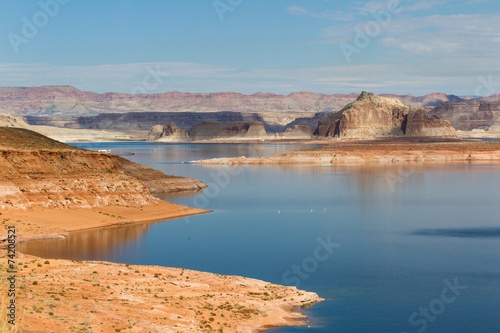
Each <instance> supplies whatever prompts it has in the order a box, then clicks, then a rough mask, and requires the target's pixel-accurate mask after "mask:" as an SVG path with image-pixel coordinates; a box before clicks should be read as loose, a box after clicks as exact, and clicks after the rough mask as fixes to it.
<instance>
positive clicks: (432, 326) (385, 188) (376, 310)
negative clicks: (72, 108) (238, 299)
mask: <svg viewBox="0 0 500 333" xmlns="http://www.w3.org/2000/svg"><path fill="white" fill-rule="evenodd" d="M77 146H79V147H84V148H90V149H96V150H97V149H111V150H112V152H113V153H117V154H124V153H133V154H134V155H129V156H127V157H126V158H129V159H130V160H132V161H134V162H139V163H142V164H146V165H149V166H151V167H153V168H155V169H158V170H161V171H163V172H165V173H167V174H175V175H179V176H189V177H193V178H197V179H200V180H202V181H204V182H205V183H207V184H209V185H210V187H209V188H208V189H206V190H205V191H204V192H202V193H197V194H192V193H191V194H185V195H183V196H168V197H165V198H164V199H165V200H168V201H172V202H175V203H178V204H183V205H189V206H196V207H199V208H207V209H212V210H214V212H213V213H209V214H203V215H198V216H193V217H190V218H184V219H178V220H171V221H166V222H161V223H155V224H145V225H135V226H124V227H116V228H108V229H100V230H92V231H85V232H77V233H73V234H71V235H70V236H69V237H68V238H67V239H65V240H49V241H43V242H32V243H26V244H20V245H19V250H21V251H25V252H29V253H32V254H36V255H41V256H43V257H47V258H51V257H52V258H54V257H63V258H72V259H99V260H108V261H114V262H122V263H129V264H141V265H164V266H173V267H183V268H189V269H195V270H201V271H208V272H214V273H220V274H230V275H241V276H246V277H252V278H257V279H262V280H266V281H269V282H273V283H278V284H289V285H291V284H296V285H298V287H299V288H301V289H305V290H308V291H314V292H316V293H318V294H319V295H320V296H321V297H323V298H326V299H327V301H325V302H323V303H320V304H317V305H314V306H313V307H311V308H307V309H303V311H304V312H305V313H306V314H307V315H308V316H309V321H310V324H309V325H310V327H307V326H305V327H292V328H281V329H276V330H275V331H273V332H329V333H330V332H370V333H373V332H394V333H400V332H408V333H409V332H429V333H431V332H436V333H438V332H439V333H444V332H450V333H459V332H475V333H479V332H481V333H486V332H495V333H498V332H500V320H499V319H498V318H499V317H498V313H499V312H498V311H499V309H500V255H499V253H500V162H499V163H497V164H477V165H474V164H460V163H454V164H452V165H440V166H434V167H425V168H412V167H408V168H401V167H398V166H392V167H374V166H365V167H332V166H316V167H307V166H296V167H266V166H257V167H255V166H254V167H220V166H219V167H215V166H214V167H209V166H201V165H197V164H189V163H182V162H188V161H190V160H196V159H201V158H211V157H221V156H241V155H246V156H251V155H258V156H263V155H270V154H273V153H276V152H281V151H288V150H293V149H301V148H307V147H310V146H300V145H280V144H266V145H264V144H263V145H244V144H243V145H231V144H148V143H99V144H77ZM326 243H330V245H325V244H326ZM322 244H323V245H322Z"/></svg>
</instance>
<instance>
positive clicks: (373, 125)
mask: <svg viewBox="0 0 500 333" xmlns="http://www.w3.org/2000/svg"><path fill="white" fill-rule="evenodd" d="M408 129H410V131H408ZM317 134H318V136H320V137H339V138H377V137H378V138H380V137H402V136H431V137H433V136H438V137H442V136H446V137H447V136H450V137H455V136H456V133H455V130H454V129H453V128H452V127H451V125H450V123H449V122H446V121H443V120H442V119H441V118H439V117H429V116H427V114H426V113H425V110H424V109H423V108H421V107H409V106H406V105H404V104H403V103H402V102H401V101H400V100H398V99H396V98H387V97H382V96H377V95H374V94H372V93H368V92H365V91H363V92H362V93H361V95H359V96H358V98H357V99H356V101H354V102H352V103H349V104H347V105H346V106H345V107H344V108H343V109H342V110H340V111H339V112H336V113H333V114H331V115H329V116H328V117H326V118H323V119H321V120H320V121H319V123H318V130H317Z"/></svg>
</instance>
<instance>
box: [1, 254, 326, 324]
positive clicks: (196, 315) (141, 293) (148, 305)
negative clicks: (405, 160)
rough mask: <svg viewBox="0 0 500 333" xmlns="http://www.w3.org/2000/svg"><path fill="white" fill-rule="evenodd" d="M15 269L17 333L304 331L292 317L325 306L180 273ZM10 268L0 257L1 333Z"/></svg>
mask: <svg viewBox="0 0 500 333" xmlns="http://www.w3.org/2000/svg"><path fill="white" fill-rule="evenodd" d="M16 261H17V267H18V271H17V277H16V289H17V302H16V306H17V319H16V320H17V321H16V322H17V331H18V332H40V333H41V332H47V333H48V332H64V333H67V332H106V333H107V332H259V331H263V330H267V329H270V328H272V327H278V326H289V325H294V326H295V325H303V324H305V322H304V321H303V318H304V315H302V314H301V313H298V312H294V310H293V309H294V308H297V307H300V306H307V305H310V304H312V303H315V302H319V301H322V299H320V298H319V297H318V296H317V295H316V294H315V293H309V292H304V291H300V290H297V289H296V288H295V287H283V286H278V285H273V284H270V283H266V282H263V281H259V280H254V279H248V278H243V277H237V276H225V275H218V274H212V273H203V272H197V271H191V270H184V269H180V268H167V267H158V266H133V265H130V266H129V265H124V264H114V263H109V262H96V261H84V262H75V261H70V260H54V259H50V260H46V259H41V258H37V257H33V256H28V255H23V254H18V258H17V259H16ZM6 263H7V259H6V258H5V256H2V258H1V264H0V269H1V271H2V283H0V286H1V289H2V290H1V295H2V303H3V304H2V305H1V306H2V310H1V311H0V312H1V315H2V317H1V319H0V328H1V327H2V325H3V327H5V323H2V321H5V320H6V319H5V318H6V315H5V309H4V308H5V305H6V302H7V301H8V300H7V297H5V295H7V288H8V286H7V284H6V283H5V278H4V277H3V276H5V275H6V273H5V271H6V267H7V265H6ZM6 331H9V330H6ZM12 331H14V330H12ZM2 332H3V331H2Z"/></svg>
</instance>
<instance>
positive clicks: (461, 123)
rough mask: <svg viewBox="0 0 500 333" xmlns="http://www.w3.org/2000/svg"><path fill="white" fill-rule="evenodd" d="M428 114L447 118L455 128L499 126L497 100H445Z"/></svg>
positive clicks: (465, 129) (499, 113)
mask: <svg viewBox="0 0 500 333" xmlns="http://www.w3.org/2000/svg"><path fill="white" fill-rule="evenodd" d="M429 114H430V115H436V116H439V117H441V118H443V119H445V120H448V121H449V122H450V123H451V125H452V126H453V127H455V128H456V129H457V130H462V131H471V130H473V129H483V130H490V129H495V128H498V127H499V126H500V102H499V101H490V102H485V101H467V102H447V103H443V104H440V105H438V106H437V107H435V108H434V109H433V110H432V111H430V112H429Z"/></svg>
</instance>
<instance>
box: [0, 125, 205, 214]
mask: <svg viewBox="0 0 500 333" xmlns="http://www.w3.org/2000/svg"><path fill="white" fill-rule="evenodd" d="M148 187H149V188H148ZM204 187H206V185H205V184H203V183H202V182H200V181H196V180H193V179H189V178H184V177H175V176H167V175H164V174H163V173H161V172H160V171H156V170H153V169H151V168H149V167H146V166H142V165H139V164H136V163H132V162H130V161H128V160H125V159H123V158H120V157H119V156H117V155H112V154H103V153H98V152H94V151H87V150H83V149H78V148H75V147H71V146H68V145H66V144H63V143H61V142H58V141H54V140H51V139H49V138H47V137H44V136H42V135H40V134H38V133H35V132H32V131H29V130H26V129H18V128H0V193H1V195H0V208H1V209H4V208H22V209H27V208H32V207H47V208H92V207H103V206H108V205H116V204H119V205H149V204H154V203H156V202H157V200H158V199H157V198H155V197H153V196H152V195H151V191H150V190H152V191H157V192H170V191H176V190H187V189H189V190H195V189H201V188H204Z"/></svg>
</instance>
